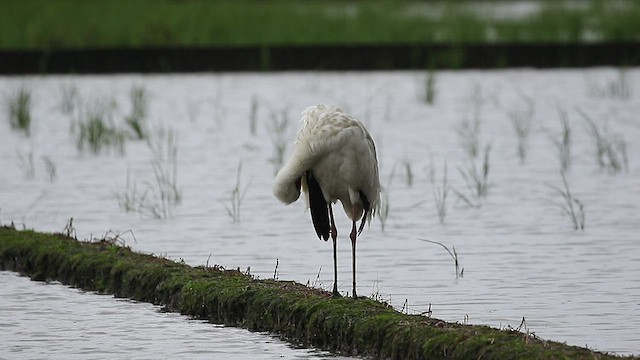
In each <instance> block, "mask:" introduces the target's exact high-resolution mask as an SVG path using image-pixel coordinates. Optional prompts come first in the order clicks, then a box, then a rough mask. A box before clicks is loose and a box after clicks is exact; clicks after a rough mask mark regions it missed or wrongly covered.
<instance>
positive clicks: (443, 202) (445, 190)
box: [429, 160, 450, 224]
mask: <svg viewBox="0 0 640 360" xmlns="http://www.w3.org/2000/svg"><path fill="white" fill-rule="evenodd" d="M429 181H430V182H431V188H432V191H433V200H434V204H435V206H436V211H437V213H438V220H439V221H440V224H444V219H445V217H446V216H447V195H448V194H449V190H450V188H449V184H448V182H447V161H446V160H445V161H444V164H443V173H442V182H441V185H438V184H437V183H436V170H435V167H434V165H433V162H431V171H430V176H429Z"/></svg>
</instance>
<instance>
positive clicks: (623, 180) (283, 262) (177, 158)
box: [0, 68, 640, 358]
mask: <svg viewBox="0 0 640 360" xmlns="http://www.w3.org/2000/svg"><path fill="white" fill-rule="evenodd" d="M429 79H430V80H431V82H430V83H431V85H427V84H429ZM639 84H640V69H637V68H631V69H626V70H622V71H621V70H618V69H613V68H595V69H573V70H544V71H542V70H532V69H522V70H504V71H443V72H436V73H433V74H431V75H429V74H426V73H424V72H347V73H337V72H336V73H332V72H324V73H312V72H309V73H297V72H284V73H268V74H257V73H240V74H200V75H149V76H144V75H122V76H47V77H3V78H0V91H1V92H2V94H1V95H2V96H3V105H4V107H3V108H2V112H1V113H0V169H1V170H0V221H2V223H4V224H7V223H10V222H14V223H15V224H16V226H17V227H19V228H21V227H22V226H26V227H27V228H33V229H35V230H40V231H63V229H64V228H65V225H67V224H68V222H69V219H70V218H73V222H72V224H71V226H70V227H68V230H70V231H73V232H74V233H75V234H76V236H77V237H78V238H79V239H90V238H102V237H104V236H111V237H113V236H116V237H118V239H119V240H121V241H123V242H125V243H126V244H127V245H129V246H131V247H132V248H133V249H135V250H138V251H142V252H147V253H153V254H156V255H159V256H164V257H167V258H170V259H174V260H184V261H186V262H187V263H189V264H191V265H203V264H205V263H209V264H213V263H215V264H220V265H222V266H225V267H229V268H236V267H239V268H240V269H241V270H242V271H247V270H248V271H250V273H251V274H253V275H254V276H257V277H260V278H268V277H273V276H274V274H275V276H276V277H277V278H279V279H283V280H296V281H298V282H301V283H305V284H306V283H309V285H310V286H316V287H322V288H325V289H331V286H332V278H333V275H332V257H331V244H330V243H325V242H324V241H320V240H318V239H317V238H316V236H315V232H314V230H313V228H312V225H311V220H310V215H309V213H308V212H305V205H304V202H303V201H299V202H297V203H295V204H293V205H290V206H284V205H282V204H280V203H279V202H278V201H277V200H276V199H275V198H274V196H273V195H272V192H271V186H272V181H273V178H274V174H275V171H276V170H277V169H278V167H279V164H280V163H281V161H282V158H283V157H284V159H286V158H287V157H288V155H289V151H290V149H291V145H292V143H293V141H294V139H295V133H296V131H297V129H298V127H299V122H298V120H299V117H300V115H299V114H300V112H301V111H302V110H303V109H304V108H305V107H307V106H309V105H312V104H316V103H330V104H336V105H339V106H341V107H343V108H344V109H346V110H347V111H348V112H350V113H351V114H353V115H354V116H356V117H358V118H360V119H361V120H362V121H363V122H364V123H365V125H366V126H367V127H368V129H369V131H370V133H371V134H372V136H373V138H374V140H375V141H376V146H377V150H378V157H379V163H380V176H381V179H380V180H381V184H382V185H383V187H384V192H383V195H382V198H383V200H384V201H383V207H382V208H381V210H380V211H379V214H378V218H376V219H374V221H373V223H372V224H371V226H370V227H368V228H365V231H364V232H363V234H362V236H361V237H360V238H359V240H358V292H359V295H368V296H372V297H375V298H379V299H382V300H385V301H388V302H390V303H391V304H392V305H393V306H395V307H396V308H398V309H399V310H402V311H406V312H408V313H412V314H414V313H424V314H425V316H427V315H428V311H429V309H430V310H431V316H433V317H436V318H440V319H443V320H447V321H457V322H461V323H470V324H485V325H489V326H493V327H498V328H507V327H513V328H516V327H518V326H520V325H521V324H522V327H521V329H523V331H528V332H530V333H535V334H536V335H537V336H540V337H542V338H544V339H550V340H555V341H561V342H567V343H568V344H572V345H579V346H585V345H586V346H588V347H590V348H593V349H596V350H600V351H609V352H617V353H623V354H628V353H636V354H637V353H640V336H639V335H638V332H637V328H638V326H639V325H640V311H638V309H639V308H640V265H638V264H640V242H639V241H638V230H640V226H639V225H638V214H639V213H640V181H638V179H639V178H640V142H639V141H638V139H639V138H640V116H639V114H640V87H639ZM20 88H23V89H26V90H27V91H28V92H29V93H30V102H31V106H30V108H31V118H32V121H31V127H30V131H29V135H26V133H25V132H23V131H21V130H19V129H14V128H12V126H11V125H10V121H9V110H8V108H9V107H10V103H11V102H12V101H13V100H15V98H16V93H17V92H18V90H19V89H20ZM429 89H431V90H429ZM428 94H431V95H433V102H432V103H429V102H428V101H426V98H427V95H428ZM136 97H137V98H136ZM12 99H13V100H12ZM134 104H137V105H134ZM136 117H137V118H139V119H141V121H140V124H141V125H142V133H143V136H144V137H146V138H147V140H136V139H135V138H136V137H137V135H138V133H137V132H136V131H135V129H134V127H133V126H131V125H127V121H128V120H129V121H130V122H131V119H134V118H136ZM95 118H100V119H101V121H102V123H103V125H104V126H103V128H102V129H103V130H102V131H103V132H107V133H109V132H110V133H111V136H113V137H112V138H111V140H110V142H107V141H105V142H104V144H103V145H102V146H103V147H100V146H101V145H94V146H95V148H92V147H91V146H92V145H91V143H90V142H89V141H88V140H87V138H88V137H90V136H89V134H92V133H91V132H90V130H87V129H88V128H90V126H89V125H88V124H90V123H91V122H90V121H89V120H90V119H95ZM94 126H95V123H94ZM105 129H107V130H105ZM518 133H519V134H520V137H519V136H518V135H517V134H518ZM83 137H84V138H83ZM519 141H520V142H519ZM79 142H82V148H81V146H80V145H78V143H79ZM519 144H521V145H520V148H519ZM519 149H520V150H519ZM598 149H600V152H598ZM519 151H520V152H519ZM563 166H564V168H565V170H564V178H565V180H566V186H565V184H564V182H563V176H562V175H561V174H562V173H563V172H561V168H562V167H563ZM485 169H486V170H485ZM485 171H486V176H485ZM445 173H446V176H445ZM445 193H446V196H442V194H445ZM438 204H443V205H442V206H440V211H439V209H438V206H437V205H438ZM335 209H336V212H335V213H336V217H337V218H336V222H337V226H338V237H339V239H338V240H339V249H338V251H339V255H338V260H339V289H340V291H342V292H343V293H344V294H346V293H347V292H348V291H349V290H350V286H351V285H350V284H351V272H350V242H349V240H348V233H349V231H350V224H349V222H348V220H347V219H346V216H345V215H344V213H343V212H342V210H341V207H340V206H339V205H338V206H337V207H335ZM443 209H444V212H443V211H442V210H443ZM571 214H573V216H571ZM574 227H577V228H578V229H577V230H575V229H574ZM582 227H584V229H583V230H582V229H581V228H582ZM129 230H131V231H129ZM419 239H427V240H431V241H436V242H439V243H442V244H443V245H445V246H447V247H448V248H449V249H450V250H453V247H455V252H456V254H457V256H458V260H459V266H460V267H459V269H458V274H456V268H455V266H454V261H453V259H452V257H451V256H450V254H449V253H448V252H447V251H446V250H445V249H444V248H443V247H442V246H440V245H438V244H434V243H428V242H424V241H421V240H419ZM276 264H277V266H276ZM248 268H249V269H248ZM460 273H461V274H460ZM456 275H461V276H458V277H457V276H456ZM0 284H1V286H0V287H1V288H2V290H1V291H0V299H1V301H2V303H3V306H2V311H1V314H0V323H1V325H0V326H2V327H3V332H4V333H9V332H10V333H12V335H11V336H10V337H9V338H8V341H4V340H3V345H2V346H3V348H2V349H0V352H1V353H4V354H7V355H6V356H8V357H13V356H23V355H26V356H35V357H40V356H42V357H50V356H54V357H55V356H62V355H60V354H69V353H74V354H79V353H81V352H82V351H85V350H86V351H88V352H89V353H91V351H95V353H98V352H100V351H104V349H105V347H106V345H105V344H104V343H103V341H104V339H108V341H111V342H118V345H119V346H122V347H123V348H122V349H117V350H114V351H126V352H127V354H129V355H131V356H132V357H137V358H140V357H144V356H147V355H146V354H148V351H150V349H151V350H153V351H156V352H151V354H154V356H152V357H158V356H163V355H164V354H165V351H166V354H168V356H171V354H173V355H177V356H180V355H187V356H189V357H193V356H196V357H197V356H199V355H198V354H200V353H198V352H199V351H202V354H204V355H203V356H210V355H212V354H216V353H215V351H223V352H224V351H228V352H235V351H237V349H238V348H243V349H244V348H248V349H249V350H247V351H249V352H248V353H247V354H245V356H251V357H264V358H270V357H276V356H274V355H275V354H278V353H282V354H284V357H291V358H295V357H303V358H304V357H318V356H320V357H322V356H326V354H323V353H317V352H310V351H308V350H300V349H293V348H292V347H290V346H287V345H286V344H284V343H282V342H281V341H279V340H277V339H274V338H272V337H270V336H268V335H263V334H253V333H249V332H247V331H244V330H238V329H229V328H221V327H216V326H213V325H208V324H203V323H200V322H194V321H189V320H187V319H185V318H184V317H181V316H178V315H174V314H164V313H160V312H159V311H158V309H157V308H156V307H153V306H151V305H148V304H138V303H132V302H128V301H122V300H116V299H112V298H110V297H105V296H98V295H94V294H87V293H82V292H79V291H77V290H73V289H69V288H66V287H62V286H60V285H52V286H45V285H43V284H40V283H34V282H29V281H26V280H25V279H24V278H21V277H18V276H16V275H14V274H10V273H9V274H8V273H2V274H1V276H0ZM5 304H7V305H6V306H5ZM69 309H78V312H79V313H80V314H79V315H80V316H79V317H78V318H77V319H76V318H75V316H76V315H74V314H72V313H70V310H69ZM110 314H111V315H110ZM67 317H68V318H69V323H68V324H66V325H65V321H66V320H65V321H62V323H61V322H60V321H58V320H59V319H60V318H63V319H66V318H67ZM523 318H524V323H523ZM71 319H75V320H71ZM76 324H81V325H82V329H83V330H82V333H88V334H98V335H95V336H91V335H87V338H88V339H87V342H86V343H82V342H79V341H78V342H76V341H70V339H74V340H77V338H78V337H79V336H80V330H78V328H77V327H76ZM149 324H155V325H149ZM149 327H150V328H152V329H155V330H154V333H153V334H142V333H143V332H144V331H147V330H148V328H149ZM130 329H132V330H133V332H132V333H131V334H132V335H123V334H129V333H127V331H129V330H130ZM135 329H139V330H135ZM143 330H144V331H143ZM167 332H171V333H169V334H167ZM109 334H111V335H109ZM54 335H55V336H54ZM139 336H144V337H143V338H141V339H139V338H137V337H139ZM118 339H119V340H118ZM226 339H228V340H226ZM120 342H124V344H122V343H120ZM192 342H194V343H197V344H192ZM241 344H245V345H246V344H250V345H251V346H249V347H247V346H244V345H241ZM252 349H253V350H252ZM254 350H255V352H252V351H254ZM19 351H23V352H22V353H20V352H19ZM65 351H66V352H65ZM85 354H86V353H85ZM239 356H240V355H239Z"/></svg>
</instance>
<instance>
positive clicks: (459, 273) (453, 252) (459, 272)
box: [418, 238, 464, 279]
mask: <svg viewBox="0 0 640 360" xmlns="http://www.w3.org/2000/svg"><path fill="white" fill-rule="evenodd" d="M418 240H420V241H424V242H428V243H431V244H436V245H440V246H442V248H443V249H445V250H447V252H448V253H449V255H450V256H451V259H453V263H454V265H455V268H456V279H458V278H461V277H464V268H461V267H460V261H459V259H458V253H457V252H456V247H455V246H453V245H452V246H451V250H449V247H448V246H447V245H445V244H443V243H441V242H438V241H433V240H427V239H420V238H418Z"/></svg>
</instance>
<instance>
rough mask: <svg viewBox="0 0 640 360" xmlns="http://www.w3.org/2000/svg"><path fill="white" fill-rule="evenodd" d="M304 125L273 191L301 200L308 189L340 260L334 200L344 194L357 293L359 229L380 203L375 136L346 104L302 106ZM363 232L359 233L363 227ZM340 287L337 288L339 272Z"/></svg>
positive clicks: (319, 229) (321, 231)
mask: <svg viewBox="0 0 640 360" xmlns="http://www.w3.org/2000/svg"><path fill="white" fill-rule="evenodd" d="M302 123H303V124H302V128H301V129H300V131H299V132H298V139H297V141H296V144H295V146H294V149H293V154H292V156H291V159H290V160H289V161H288V162H287V163H286V164H285V165H284V166H283V167H282V169H281V170H280V171H279V172H278V175H277V176H276V180H275V184H274V187H273V192H274V194H275V196H276V197H277V198H278V199H280V200H281V201H282V202H284V203H286V204H289V203H292V202H294V201H296V200H297V199H298V198H299V196H300V191H301V190H302V191H303V192H304V194H305V197H306V199H307V205H308V206H309V208H310V209H311V217H312V220H313V225H314V228H315V229H316V233H317V235H318V237H320V238H323V239H324V240H328V239H329V236H331V237H332V239H333V243H334V272H335V273H337V264H336V237H337V230H336V228H335V223H334V220H333V209H332V204H334V203H336V202H337V201H338V200H340V202H341V203H342V207H343V209H344V211H345V213H346V214H347V216H348V217H349V219H351V221H352V223H353V227H352V231H351V242H352V250H353V254H352V255H353V279H354V286H353V295H354V296H356V293H355V241H356V236H357V234H356V222H357V221H358V220H360V219H362V222H361V224H360V229H359V232H361V231H362V229H363V228H364V224H365V223H366V222H367V221H371V218H372V216H373V215H374V214H375V212H376V209H377V208H378V204H379V199H380V195H379V193H380V181H379V177H378V161H377V158H376V149H375V144H374V142H373V139H372V138H371V136H370V135H369V133H368V132H367V130H366V129H365V127H364V125H362V123H361V122H360V121H358V120H356V119H355V118H353V117H351V116H349V115H348V114H346V113H345V112H344V111H343V110H341V109H340V108H337V107H335V106H327V105H316V106H311V107H308V108H307V109H305V110H304V111H303V112H302ZM359 232H358V233H359ZM335 280H336V281H335V282H334V293H336V294H337V274H336V275H335Z"/></svg>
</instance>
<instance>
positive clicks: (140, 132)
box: [124, 86, 149, 140]
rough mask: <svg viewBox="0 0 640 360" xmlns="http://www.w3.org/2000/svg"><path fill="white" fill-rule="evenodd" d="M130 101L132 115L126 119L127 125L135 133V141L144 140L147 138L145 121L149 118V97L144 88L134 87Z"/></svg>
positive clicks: (130, 93)
mask: <svg viewBox="0 0 640 360" xmlns="http://www.w3.org/2000/svg"><path fill="white" fill-rule="evenodd" d="M129 99H130V101H131V113H130V114H129V115H128V116H126V117H125V119H124V121H125V124H127V125H128V127H129V129H130V130H131V131H132V132H133V137H134V138H135V139H138V140H143V139H145V138H146V137H147V131H146V129H145V125H144V121H145V119H146V116H147V107H148V105H149V95H148V94H147V90H146V89H145V88H144V87H142V86H133V87H132V88H131V90H130V92H129Z"/></svg>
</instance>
